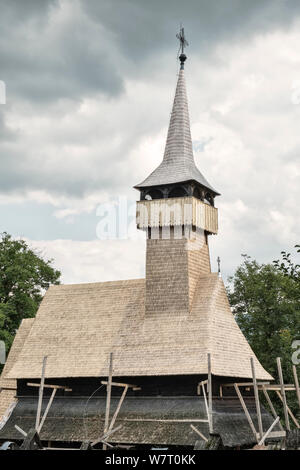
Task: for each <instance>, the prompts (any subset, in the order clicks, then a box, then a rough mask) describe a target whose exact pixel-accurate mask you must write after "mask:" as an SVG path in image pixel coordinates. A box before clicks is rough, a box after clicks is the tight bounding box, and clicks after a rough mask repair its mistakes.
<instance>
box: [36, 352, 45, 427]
mask: <svg viewBox="0 0 300 470" xmlns="http://www.w3.org/2000/svg"><path fill="white" fill-rule="evenodd" d="M46 364H47V356H44V358H43V366H42V375H41V382H40V384H39V400H38V407H37V412H36V420H35V430H36V432H38V429H39V425H40V419H41V410H42V401H43V393H44V382H45V371H46Z"/></svg>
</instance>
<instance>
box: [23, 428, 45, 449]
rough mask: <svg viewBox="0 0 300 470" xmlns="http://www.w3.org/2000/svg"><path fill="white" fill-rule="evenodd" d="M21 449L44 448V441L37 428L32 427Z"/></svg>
mask: <svg viewBox="0 0 300 470" xmlns="http://www.w3.org/2000/svg"><path fill="white" fill-rule="evenodd" d="M20 449H21V450H35V449H43V446H42V443H41V441H40V438H39V435H38V432H37V431H36V429H35V428H31V429H30V430H29V432H28V434H27V436H26V437H25V439H24V441H23V443H22V445H21V447H20Z"/></svg>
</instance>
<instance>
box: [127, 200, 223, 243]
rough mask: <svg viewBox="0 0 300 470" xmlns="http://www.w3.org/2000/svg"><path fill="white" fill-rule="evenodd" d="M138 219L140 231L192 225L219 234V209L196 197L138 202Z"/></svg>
mask: <svg viewBox="0 0 300 470" xmlns="http://www.w3.org/2000/svg"><path fill="white" fill-rule="evenodd" d="M136 217H137V226H138V228H139V229H147V228H148V227H164V226H176V225H192V226H195V227H198V228H202V229H204V230H206V231H207V232H210V233H214V234H216V233H218V209H217V208H216V207H212V206H210V205H209V204H206V203H204V202H202V201H200V200H199V199H196V198H194V197H178V198H170V199H153V200H151V201H146V200H145V201H138V202H137V215H136Z"/></svg>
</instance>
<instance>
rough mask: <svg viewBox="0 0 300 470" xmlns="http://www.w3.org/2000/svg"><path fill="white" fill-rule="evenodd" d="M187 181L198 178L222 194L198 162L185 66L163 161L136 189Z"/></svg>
mask: <svg viewBox="0 0 300 470" xmlns="http://www.w3.org/2000/svg"><path fill="white" fill-rule="evenodd" d="M185 181H196V182H197V183H200V184H201V185H202V186H204V187H205V188H208V189H210V190H211V191H212V192H213V193H214V194H215V195H218V194H219V193H218V192H217V191H216V190H215V189H214V188H213V187H212V186H211V185H210V184H209V182H208V181H207V180H206V179H205V178H204V176H203V175H202V173H201V172H200V171H199V170H198V168H197V167H196V164H195V161H194V155H193V144H192V138H191V131H190V119H189V110H188V101H187V94H186V86H185V78H184V70H183V69H181V70H180V72H179V76H178V82H177V87H176V93H175V98H174V103H173V109H172V114H171V119H170V124H169V130H168V137H167V143H166V147H165V153H164V158H163V161H162V163H161V164H160V165H159V166H158V168H156V169H155V170H154V171H153V172H152V173H151V174H150V175H149V176H148V178H146V179H145V180H144V181H143V182H142V183H140V184H138V185H136V186H135V188H137V189H139V188H140V189H141V188H146V187H149V186H160V185H165V184H174V183H183V182H185Z"/></svg>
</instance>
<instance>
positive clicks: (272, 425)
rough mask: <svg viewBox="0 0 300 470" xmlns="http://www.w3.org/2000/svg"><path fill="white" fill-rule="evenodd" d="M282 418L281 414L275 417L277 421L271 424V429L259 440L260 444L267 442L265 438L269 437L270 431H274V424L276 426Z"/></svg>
mask: <svg viewBox="0 0 300 470" xmlns="http://www.w3.org/2000/svg"><path fill="white" fill-rule="evenodd" d="M279 420H280V418H279V416H277V418H276V419H275V421H274V422H273V423H272V424H271V426H270V427H269V429H268V430H267V431H266V432H265V434H264V435H263V437H262V438H261V440H260V441H259V443H258V445H259V446H262V445H263V444H264V442H265V440H266V439H267V437H268V435H269V434H270V432H271V431H272V429H273V428H274V426H276V424H277V423H278V421H279Z"/></svg>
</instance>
